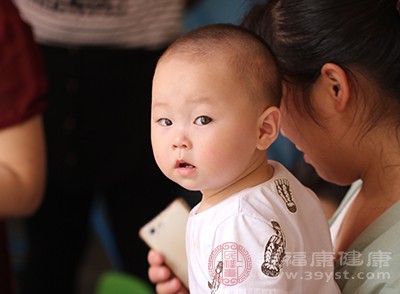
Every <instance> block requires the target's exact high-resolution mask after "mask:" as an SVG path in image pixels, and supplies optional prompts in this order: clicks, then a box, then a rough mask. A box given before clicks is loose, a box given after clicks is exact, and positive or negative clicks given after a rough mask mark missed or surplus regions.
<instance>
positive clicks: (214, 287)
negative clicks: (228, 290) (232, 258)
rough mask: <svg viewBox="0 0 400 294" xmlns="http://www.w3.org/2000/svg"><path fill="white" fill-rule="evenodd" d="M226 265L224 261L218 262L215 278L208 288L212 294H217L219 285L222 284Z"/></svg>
mask: <svg viewBox="0 0 400 294" xmlns="http://www.w3.org/2000/svg"><path fill="white" fill-rule="evenodd" d="M223 268H224V265H223V263H222V261H218V264H217V267H216V268H215V272H214V276H213V278H212V282H208V288H210V290H211V294H214V293H216V292H217V290H218V288H219V285H220V284H221V273H222V269H223Z"/></svg>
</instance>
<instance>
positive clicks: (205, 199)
mask: <svg viewBox="0 0 400 294" xmlns="http://www.w3.org/2000/svg"><path fill="white" fill-rule="evenodd" d="M273 174H274V168H273V166H272V165H270V164H269V163H268V161H267V160H264V161H263V162H261V163H260V164H259V165H258V166H257V167H256V168H255V169H253V170H252V171H251V172H249V173H247V174H245V175H244V176H243V177H241V178H238V179H236V180H234V181H233V182H232V183H230V184H229V185H227V186H226V187H223V188H221V189H219V190H207V191H202V199H201V202H200V206H199V209H198V210H197V213H200V212H202V211H205V210H207V209H209V208H210V207H213V206H214V205H216V204H218V203H220V202H221V201H223V200H224V199H226V198H228V197H230V196H231V195H233V194H236V193H238V192H240V191H242V190H244V189H247V188H251V187H254V186H257V185H259V184H261V183H264V182H266V181H268V180H270V179H271V178H272V176H273Z"/></svg>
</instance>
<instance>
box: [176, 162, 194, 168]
mask: <svg viewBox="0 0 400 294" xmlns="http://www.w3.org/2000/svg"><path fill="white" fill-rule="evenodd" d="M176 167H177V168H195V166H194V165H192V164H190V163H187V162H185V161H178V162H177V164H176Z"/></svg>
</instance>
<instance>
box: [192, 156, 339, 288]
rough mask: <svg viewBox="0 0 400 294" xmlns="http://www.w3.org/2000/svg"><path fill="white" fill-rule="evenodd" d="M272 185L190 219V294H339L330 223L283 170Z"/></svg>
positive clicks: (239, 195)
mask: <svg viewBox="0 0 400 294" xmlns="http://www.w3.org/2000/svg"><path fill="white" fill-rule="evenodd" d="M269 162H270V164H271V165H272V166H273V167H274V169H275V172H274V175H273V178H272V179H270V180H269V181H267V182H265V183H262V184H260V185H257V186H255V187H251V188H248V189H245V190H243V191H241V192H239V193H236V194H234V195H232V196H231V197H229V198H227V199H225V200H224V201H222V202H221V203H218V204H217V205H215V206H214V207H212V208H210V209H208V210H206V211H204V212H201V213H199V214H196V211H197V209H198V206H199V205H196V206H195V207H194V208H193V209H192V210H191V212H190V216H189V220H188V224H187V230H186V251H187V257H188V263H189V286H190V292H191V293H192V294H194V293H218V294H219V293H230V294H231V293H296V294H299V293H306V294H312V293H324V294H330V293H340V292H339V289H338V287H337V285H336V283H335V281H334V276H333V275H334V271H333V270H334V268H333V249H332V242H331V238H330V234H329V226H328V221H327V218H326V216H325V214H324V212H323V210H322V207H321V205H320V202H319V199H318V198H317V197H316V195H315V194H314V193H313V192H312V191H311V190H309V189H308V188H306V187H304V186H303V185H302V184H301V183H300V182H299V181H298V180H297V179H296V178H295V177H294V176H293V175H292V174H291V173H290V172H289V171H288V170H286V169H285V168H284V167H283V166H282V165H281V164H279V163H277V162H274V161H271V160H270V161H269Z"/></svg>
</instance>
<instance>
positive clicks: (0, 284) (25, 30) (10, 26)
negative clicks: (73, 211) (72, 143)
mask: <svg viewBox="0 0 400 294" xmlns="http://www.w3.org/2000/svg"><path fill="white" fill-rule="evenodd" d="M0 28H1V29H0V292H1V293H4V294H9V293H15V290H16V288H15V284H14V277H13V274H12V271H11V260H10V256H9V250H8V249H9V248H8V247H9V244H8V236H7V224H6V221H7V220H8V219H11V218H20V217H25V216H28V215H31V214H32V213H34V212H35V211H36V209H37V208H38V206H39V205H40V203H41V201H42V197H43V190H44V183H45V176H46V168H45V162H46V156H45V146H44V145H45V143H44V132H43V126H42V112H43V111H44V110H45V108H46V105H47V104H46V101H45V100H44V98H43V96H44V93H45V91H46V86H47V84H46V77H45V72H44V68H43V65H42V63H41V62H42V59H41V55H40V51H39V48H38V46H37V45H36V44H35V41H34V39H33V35H32V31H31V28H30V27H29V26H28V25H27V24H26V23H24V22H23V21H22V19H21V17H20V15H19V13H18V10H17V9H16V7H15V6H14V5H13V3H12V2H11V1H9V0H3V1H0Z"/></svg>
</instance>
